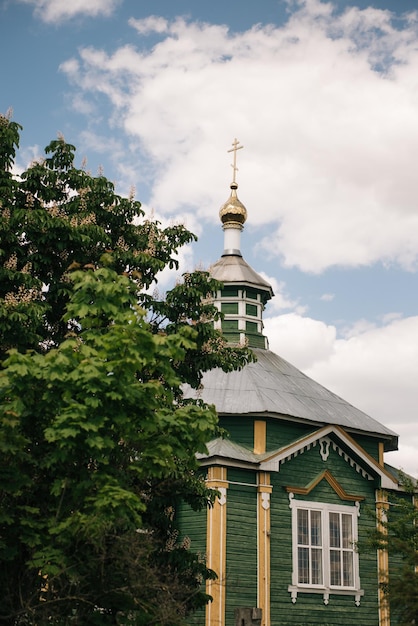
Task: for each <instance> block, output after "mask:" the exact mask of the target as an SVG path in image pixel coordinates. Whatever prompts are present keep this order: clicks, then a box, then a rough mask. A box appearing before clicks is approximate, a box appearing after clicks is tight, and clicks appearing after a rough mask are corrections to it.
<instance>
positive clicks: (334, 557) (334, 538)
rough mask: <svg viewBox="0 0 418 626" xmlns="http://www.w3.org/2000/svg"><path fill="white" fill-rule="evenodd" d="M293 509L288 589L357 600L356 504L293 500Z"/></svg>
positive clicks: (294, 596)
mask: <svg viewBox="0 0 418 626" xmlns="http://www.w3.org/2000/svg"><path fill="white" fill-rule="evenodd" d="M289 495H290V496H291V498H290V508H291V509H292V543H293V546H292V549H293V577H292V585H290V586H289V591H290V592H291V593H292V601H293V602H296V598H297V594H298V593H322V594H323V596H324V602H325V604H328V602H329V595H330V593H335V594H340V595H353V596H355V601H356V604H360V596H361V595H363V591H362V590H360V579H359V571H358V554H357V552H356V541H357V518H358V515H359V506H358V503H356V505H355V506H348V505H347V506H345V505H332V504H322V503H318V502H305V501H302V500H295V499H294V495H293V494H289Z"/></svg>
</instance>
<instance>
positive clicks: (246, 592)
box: [226, 470, 257, 626]
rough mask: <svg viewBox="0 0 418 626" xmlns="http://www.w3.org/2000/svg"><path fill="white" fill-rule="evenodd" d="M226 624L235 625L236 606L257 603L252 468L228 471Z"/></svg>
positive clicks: (255, 515)
mask: <svg viewBox="0 0 418 626" xmlns="http://www.w3.org/2000/svg"><path fill="white" fill-rule="evenodd" d="M228 481H231V482H230V483H229V488H228V493H227V547H226V626H235V618H234V611H235V609H236V608H238V607H244V606H257V490H256V486H255V485H254V487H251V486H249V487H248V486H244V485H236V484H232V481H233V482H243V483H255V476H254V473H253V472H233V471H231V470H229V471H228Z"/></svg>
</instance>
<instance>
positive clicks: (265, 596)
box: [257, 472, 272, 626]
mask: <svg viewBox="0 0 418 626" xmlns="http://www.w3.org/2000/svg"><path fill="white" fill-rule="evenodd" d="M257 491H258V493H257V535H258V536H257V572H258V575H257V579H258V588H257V606H258V607H259V608H260V609H262V621H261V626H270V494H271V492H272V486H271V484H270V474H269V473H268V472H260V473H259V474H258V487H257Z"/></svg>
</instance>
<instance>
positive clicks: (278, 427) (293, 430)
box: [267, 419, 320, 451]
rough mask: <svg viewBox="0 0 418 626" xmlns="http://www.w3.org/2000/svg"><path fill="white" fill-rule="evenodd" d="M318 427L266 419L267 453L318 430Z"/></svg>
mask: <svg viewBox="0 0 418 626" xmlns="http://www.w3.org/2000/svg"><path fill="white" fill-rule="evenodd" d="M318 428H320V426H319V425H318V426H308V425H306V424H297V423H295V422H291V421H289V420H285V419H283V420H280V419H267V451H270V450H278V449H279V448H282V447H283V446H287V445H289V444H290V443H293V442H294V441H296V440H297V439H300V438H301V437H305V435H309V434H310V433H313V432H315V431H316V430H318Z"/></svg>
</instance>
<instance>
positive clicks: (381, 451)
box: [379, 441, 385, 467]
mask: <svg viewBox="0 0 418 626" xmlns="http://www.w3.org/2000/svg"><path fill="white" fill-rule="evenodd" d="M384 451H385V444H384V443H383V441H379V464H380V465H381V466H382V467H384V466H385V461H384Z"/></svg>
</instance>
